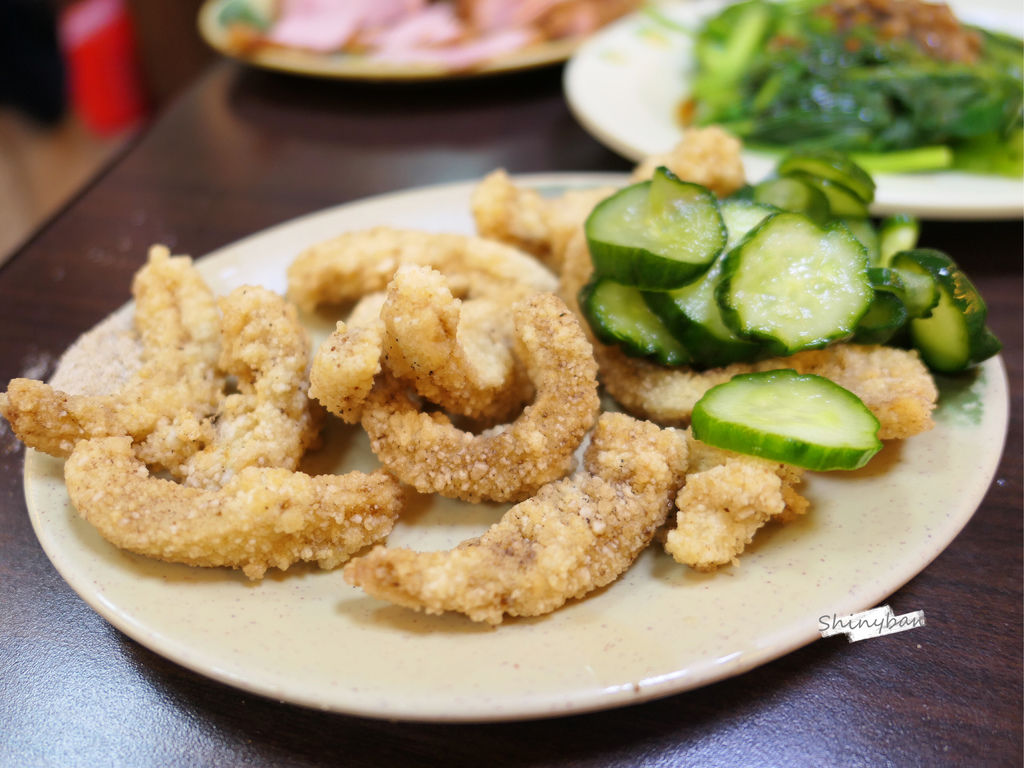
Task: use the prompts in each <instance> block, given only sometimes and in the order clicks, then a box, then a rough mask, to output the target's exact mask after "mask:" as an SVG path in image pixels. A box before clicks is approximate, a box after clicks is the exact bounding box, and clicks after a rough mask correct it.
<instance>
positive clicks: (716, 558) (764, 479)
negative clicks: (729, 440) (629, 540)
mask: <svg viewBox="0 0 1024 768" xmlns="http://www.w3.org/2000/svg"><path fill="white" fill-rule="evenodd" d="M687 436H688V438H689V455H690V464H689V467H688V468H687V474H686V483H685V485H684V486H683V488H682V490H680V491H679V494H678V496H677V497H676V507H677V509H678V512H677V514H676V527H675V528H673V529H672V530H670V531H669V532H668V534H667V535H666V537H665V551H666V552H668V553H669V554H670V555H672V557H673V558H674V559H675V560H676V561H677V562H679V563H682V564H683V565H689V566H690V567H692V568H694V569H696V570H698V571H710V570H714V569H715V568H717V567H718V566H720V565H725V564H727V563H733V564H735V563H736V562H737V558H738V557H739V555H740V554H741V553H742V552H743V550H744V549H745V548H746V546H747V545H748V544H749V543H750V542H751V541H752V540H753V538H754V534H755V533H756V532H757V531H758V530H759V529H760V528H761V527H762V526H764V525H765V524H766V523H767V522H768V521H770V520H777V521H779V522H789V521H791V520H793V519H795V518H797V517H799V516H800V515H803V514H804V513H805V512H806V511H807V508H808V506H809V504H808V501H807V499H805V498H804V497H803V496H801V495H800V494H799V493H798V492H797V490H796V486H797V485H798V484H799V483H800V482H801V480H802V479H803V470H801V469H799V468H798V467H793V466H790V465H788V464H780V463H776V462H771V461H767V460H765V459H760V458H757V457H755V456H744V455H741V454H738V453H733V452H731V451H725V450H722V449H720V448H715V447H713V446H710V445H707V444H705V443H702V442H700V441H699V440H696V439H694V438H693V436H692V435H691V434H689V433H687Z"/></svg>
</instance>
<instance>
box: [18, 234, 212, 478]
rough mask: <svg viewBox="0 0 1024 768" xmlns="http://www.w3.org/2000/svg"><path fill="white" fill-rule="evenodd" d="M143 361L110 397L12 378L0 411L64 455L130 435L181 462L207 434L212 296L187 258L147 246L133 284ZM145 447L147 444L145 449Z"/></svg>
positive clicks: (155, 457) (31, 438)
mask: <svg viewBox="0 0 1024 768" xmlns="http://www.w3.org/2000/svg"><path fill="white" fill-rule="evenodd" d="M132 292H133V294H134V296H135V305H136V306H135V327H136V329H137V331H138V333H139V336H140V338H141V345H142V346H141V361H140V365H139V368H138V369H137V370H136V371H135V373H134V375H132V376H131V377H130V378H129V380H128V381H127V382H126V383H125V384H124V386H123V387H122V388H121V389H120V390H119V391H117V392H115V393H113V394H109V395H69V394H67V393H65V392H61V391H58V390H56V389H54V388H53V387H51V386H49V385H47V384H45V383H43V382H40V381H35V380H32V379H13V380H12V381H11V382H10V384H9V385H8V388H7V392H6V394H3V395H0V413H2V414H3V416H4V417H5V418H6V419H7V420H8V422H10V424H11V428H12V430H13V431H14V433H15V434H16V435H17V436H18V438H19V439H20V440H21V441H22V442H24V443H25V444H26V445H28V446H29V447H31V448H35V449H37V450H40V451H43V452H45V453H49V454H51V455H53V456H67V455H68V454H69V453H70V452H71V450H72V448H73V447H74V445H75V443H76V442H77V441H79V440H84V439H87V438H91V437H100V436H107V435H131V436H132V438H133V439H134V440H135V441H136V442H137V443H139V444H140V450H142V451H144V452H146V453H147V459H148V460H149V461H151V462H152V463H160V464H164V465H166V466H173V465H176V464H180V462H181V461H182V460H183V458H185V457H187V456H188V455H189V454H191V453H192V452H194V450H195V447H196V444H197V443H198V442H200V441H202V440H204V439H209V437H210V432H209V428H208V425H206V424H204V420H205V419H206V418H207V417H208V416H210V415H211V414H212V413H213V412H214V411H215V410H216V407H217V403H218V401H219V398H220V394H221V391H222V390H223V387H224V382H225V379H224V376H223V375H222V374H221V373H219V372H218V370H217V357H218V354H219V351H220V319H219V314H218V312H217V306H216V303H215V301H214V298H213V294H212V293H211V292H210V290H209V288H208V287H207V286H206V284H205V283H204V282H203V280H202V278H201V277H200V276H199V273H198V272H196V271H195V269H194V268H193V267H192V260H191V259H189V258H188V257H186V256H175V257H171V255H170V251H168V250H167V248H165V247H163V246H154V247H153V248H151V249H150V252H149V259H148V261H147V263H146V265H145V266H144V267H143V268H142V269H141V270H139V272H138V273H137V274H136V276H135V279H134V281H133V283H132ZM147 448H148V450H147Z"/></svg>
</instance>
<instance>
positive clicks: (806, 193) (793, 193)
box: [752, 178, 829, 223]
mask: <svg viewBox="0 0 1024 768" xmlns="http://www.w3.org/2000/svg"><path fill="white" fill-rule="evenodd" d="M752 199H753V200H754V202H757V203H762V204H764V205H771V206H774V207H775V208H779V209H781V210H783V211H792V212H793V213H803V214H806V215H807V217H808V218H810V219H811V220H812V221H816V222H818V223H824V222H825V221H826V220H827V219H828V217H829V207H828V198H827V197H825V193H823V192H822V191H821V190H820V189H818V188H817V187H815V186H813V185H811V184H808V183H807V182H805V181H803V180H801V179H791V178H785V179H766V180H765V181H762V182H761V183H759V184H757V185H756V186H755V187H754V192H753V197H752Z"/></svg>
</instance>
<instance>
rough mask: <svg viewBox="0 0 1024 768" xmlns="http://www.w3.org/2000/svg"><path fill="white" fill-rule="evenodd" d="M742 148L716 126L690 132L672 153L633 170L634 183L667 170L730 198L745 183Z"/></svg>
mask: <svg viewBox="0 0 1024 768" xmlns="http://www.w3.org/2000/svg"><path fill="white" fill-rule="evenodd" d="M742 151H743V145H742V143H741V142H740V140H739V139H737V138H736V137H735V136H732V135H730V134H728V133H726V132H725V131H724V130H722V129H721V128H720V127H719V126H717V125H709V126H708V127H706V128H688V129H687V130H685V131H684V132H683V138H682V139H680V140H679V141H678V142H677V143H676V145H675V146H674V147H672V149H671V150H670V151H669V152H666V153H664V154H659V155H651V156H650V157H647V158H644V160H643V161H642V162H641V163H640V164H639V165H637V166H636V168H634V169H633V176H632V180H633V181H642V180H645V179H649V178H651V177H652V176H653V175H654V171H655V169H656V168H658V167H659V166H662V165H663V166H666V167H667V168H668V169H669V170H670V171H672V173H674V174H675V175H676V176H678V177H679V178H680V179H682V180H683V181H690V182H693V183H695V184H701V185H703V186H705V187H707V188H708V189H710V190H711V191H712V192H714V193H715V194H716V195H718V196H719V197H728V196H729V195H731V194H732V193H733V192H735V191H736V190H737V189H739V188H740V187H742V186H743V185H744V184H745V183H746V173H745V172H744V170H743V158H742V155H741V153H742Z"/></svg>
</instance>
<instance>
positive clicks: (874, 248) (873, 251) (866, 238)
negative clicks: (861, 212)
mask: <svg viewBox="0 0 1024 768" xmlns="http://www.w3.org/2000/svg"><path fill="white" fill-rule="evenodd" d="M842 222H843V224H845V225H846V228H847V229H849V230H850V231H851V232H853V236H854V237H856V238H857V240H859V241H860V244H861V245H863V246H864V250H865V251H867V252H868V263H870V264H877V263H878V259H879V240H878V230H876V229H875V225H874V224H873V223H872V222H871V219H842Z"/></svg>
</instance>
